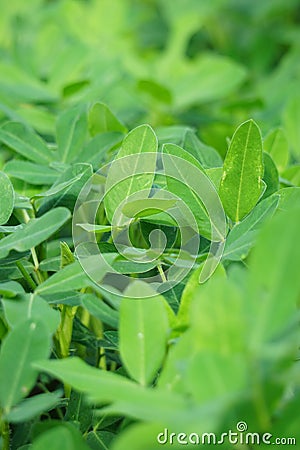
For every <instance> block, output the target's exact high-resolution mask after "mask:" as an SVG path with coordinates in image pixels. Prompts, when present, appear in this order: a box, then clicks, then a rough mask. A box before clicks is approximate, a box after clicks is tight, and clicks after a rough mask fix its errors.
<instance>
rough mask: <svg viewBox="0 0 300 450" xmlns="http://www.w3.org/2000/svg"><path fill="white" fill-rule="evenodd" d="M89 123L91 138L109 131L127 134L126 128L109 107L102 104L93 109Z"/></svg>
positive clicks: (99, 103) (97, 104)
mask: <svg viewBox="0 0 300 450" xmlns="http://www.w3.org/2000/svg"><path fill="white" fill-rule="evenodd" d="M88 122H89V131H90V134H91V136H95V135H96V134H99V133H106V132H109V131H119V132H121V133H126V132H127V129H126V127H125V126H124V125H123V124H122V123H121V122H120V121H119V120H118V119H117V118H116V116H114V114H113V113H112V112H111V110H110V109H109V108H108V106H107V105H105V104H104V103H101V102H97V103H95V104H94V105H93V106H92V107H91V109H90V111H89V116H88Z"/></svg>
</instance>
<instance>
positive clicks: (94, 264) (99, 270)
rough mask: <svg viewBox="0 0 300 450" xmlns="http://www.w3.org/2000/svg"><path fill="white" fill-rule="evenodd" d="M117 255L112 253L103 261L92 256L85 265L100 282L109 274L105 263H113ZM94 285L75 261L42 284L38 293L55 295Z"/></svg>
mask: <svg viewBox="0 0 300 450" xmlns="http://www.w3.org/2000/svg"><path fill="white" fill-rule="evenodd" d="M115 257H116V255H115V254H114V253H111V254H109V255H107V256H106V257H105V260H103V261H102V264H101V260H100V258H98V255H93V256H90V257H88V258H87V259H86V261H85V264H87V266H89V268H90V271H89V272H88V274H89V275H90V276H92V275H93V276H95V278H96V279H97V281H98V282H100V281H101V280H102V278H103V277H104V276H105V275H106V273H107V265H106V263H105V261H110V262H112V261H113V260H114V259H115ZM91 285H93V281H92V280H91V279H90V278H89V276H88V275H87V273H86V272H85V271H84V270H83V268H82V266H81V264H80V263H79V262H78V261H75V262H74V263H72V264H69V265H68V266H65V267H64V268H63V269H61V270H60V271H59V272H57V273H55V274H54V275H52V277H50V278H48V279H47V280H46V281H44V282H43V283H42V284H40V285H39V286H38V287H37V289H36V292H37V293H39V294H54V293H56V292H67V291H71V290H73V289H81V288H84V287H88V286H91Z"/></svg>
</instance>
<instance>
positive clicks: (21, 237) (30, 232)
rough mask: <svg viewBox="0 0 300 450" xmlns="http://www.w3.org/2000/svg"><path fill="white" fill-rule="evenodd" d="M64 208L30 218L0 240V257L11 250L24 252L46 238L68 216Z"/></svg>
mask: <svg viewBox="0 0 300 450" xmlns="http://www.w3.org/2000/svg"><path fill="white" fill-rule="evenodd" d="M70 215H71V214H70V211H69V210H68V209H66V208H55V209H53V210H52V211H49V212H48V213H46V214H44V215H43V216H42V217H40V218H38V219H31V220H30V221H29V222H28V223H27V224H26V225H24V227H23V228H22V229H20V230H17V231H16V232H15V233H12V234H10V235H9V236H6V237H5V238H3V239H2V240H1V241H0V259H1V258H5V257H6V256H7V255H8V254H9V252H10V251H11V250H17V251H18V252H25V251H26V250H30V249H31V248H32V247H35V246H36V245H39V244H40V243H41V242H43V241H45V240H46V239H48V238H49V237H50V236H51V235H52V234H53V233H55V232H56V231H57V230H59V229H60V227H61V226H62V225H63V224H64V223H66V221H67V220H68V219H69V218H70Z"/></svg>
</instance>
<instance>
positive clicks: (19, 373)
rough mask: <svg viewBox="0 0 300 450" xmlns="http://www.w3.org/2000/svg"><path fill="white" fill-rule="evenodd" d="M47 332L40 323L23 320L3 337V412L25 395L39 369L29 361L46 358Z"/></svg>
mask: <svg viewBox="0 0 300 450" xmlns="http://www.w3.org/2000/svg"><path fill="white" fill-rule="evenodd" d="M49 352H50V334H49V332H48V330H47V329H46V327H45V325H44V324H43V323H41V322H36V321H33V320H26V322H23V323H21V324H20V325H18V326H17V327H16V328H14V329H13V330H12V331H11V332H10V333H9V334H8V336H7V337H6V338H5V339H4V341H3V344H2V347H1V354H0V404H1V406H2V408H3V409H4V411H5V413H8V412H9V411H10V409H11V407H12V406H14V405H15V404H16V403H17V402H19V401H20V400H21V399H22V398H24V397H26V396H27V395H28V394H29V392H30V389H31V388H32V387H33V385H34V383H35V381H36V378H37V375H38V371H37V370H36V369H34V368H33V367H32V366H31V363H32V362H34V361H36V360H38V359H43V358H47V356H48V355H49Z"/></svg>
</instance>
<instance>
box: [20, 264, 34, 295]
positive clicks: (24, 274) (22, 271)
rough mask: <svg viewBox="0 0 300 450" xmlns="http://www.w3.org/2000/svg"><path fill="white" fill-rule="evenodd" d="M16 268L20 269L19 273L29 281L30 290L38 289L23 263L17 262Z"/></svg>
mask: <svg viewBox="0 0 300 450" xmlns="http://www.w3.org/2000/svg"><path fill="white" fill-rule="evenodd" d="M16 266H17V268H18V269H19V271H20V272H21V274H22V275H23V277H24V279H25V280H26V281H27V284H28V286H29V287H30V289H32V290H33V291H34V290H35V288H36V284H35V282H34V281H33V279H32V278H31V276H30V274H29V273H28V272H27V270H26V269H25V267H24V266H23V264H22V263H21V261H16Z"/></svg>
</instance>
